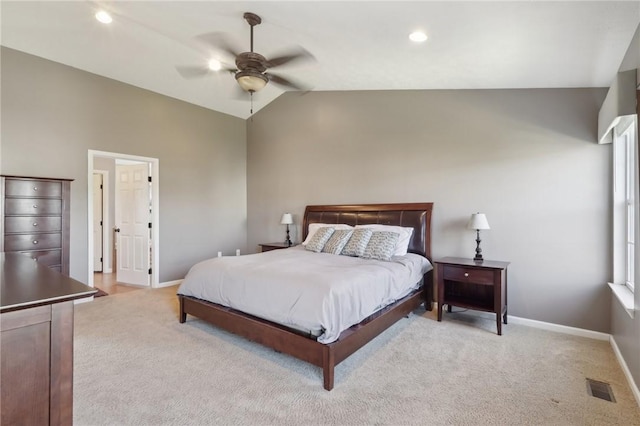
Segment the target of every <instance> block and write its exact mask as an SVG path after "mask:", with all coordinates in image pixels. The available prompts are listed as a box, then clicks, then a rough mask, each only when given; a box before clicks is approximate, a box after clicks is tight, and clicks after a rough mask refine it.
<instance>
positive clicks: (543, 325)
mask: <svg viewBox="0 0 640 426" xmlns="http://www.w3.org/2000/svg"><path fill="white" fill-rule="evenodd" d="M507 319H508V320H509V322H511V323H513V324H520V325H527V326H529V327H535V328H540V329H542V330H549V331H555V332H558V333H564V334H571V335H573V336H581V337H588V338H590V339H596V340H606V341H608V340H609V338H610V337H611V335H610V334H608V333H601V332H599V331H593V330H586V329H584V328H576V327H569V326H567V325H560V324H554V323H551V322H544V321H537V320H532V319H528V318H520V317H512V316H510V315H508V316H507Z"/></svg>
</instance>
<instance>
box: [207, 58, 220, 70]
mask: <svg viewBox="0 0 640 426" xmlns="http://www.w3.org/2000/svg"><path fill="white" fill-rule="evenodd" d="M221 68H222V64H221V63H220V61H218V60H217V59H212V60H210V61H209V69H210V70H211V71H220V69H221Z"/></svg>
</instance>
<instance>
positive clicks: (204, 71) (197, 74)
mask: <svg viewBox="0 0 640 426" xmlns="http://www.w3.org/2000/svg"><path fill="white" fill-rule="evenodd" d="M176 71H178V73H179V74H180V75H181V76H182V77H183V78H186V79H189V80H191V79H194V78H201V77H208V76H213V75H214V74H216V73H219V72H230V73H235V72H237V71H238V70H237V69H235V68H230V67H222V68H220V70H218V71H213V70H211V69H209V68H208V67H206V66H204V65H201V66H176Z"/></svg>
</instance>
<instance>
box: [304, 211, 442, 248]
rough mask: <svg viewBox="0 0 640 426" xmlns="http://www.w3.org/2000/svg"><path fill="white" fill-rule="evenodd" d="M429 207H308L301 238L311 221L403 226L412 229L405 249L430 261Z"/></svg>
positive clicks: (305, 236)
mask: <svg viewBox="0 0 640 426" xmlns="http://www.w3.org/2000/svg"><path fill="white" fill-rule="evenodd" d="M432 210H433V203H406V204H351V205H333V206H307V208H306V209H305V211H304V219H303V222H302V241H304V239H305V238H307V233H308V230H309V224H310V223H327V224H339V223H344V224H347V225H352V226H355V225H366V224H370V223H378V224H381V225H396V226H406V227H412V228H413V236H412V237H411V241H410V242H409V250H408V251H409V252H410V253H417V254H421V255H422V256H425V257H426V258H427V259H429V261H431V260H432V259H431V211H432Z"/></svg>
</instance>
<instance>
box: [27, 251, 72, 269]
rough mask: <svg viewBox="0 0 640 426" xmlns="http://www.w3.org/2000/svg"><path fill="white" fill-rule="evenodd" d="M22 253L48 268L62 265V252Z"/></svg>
mask: <svg viewBox="0 0 640 426" xmlns="http://www.w3.org/2000/svg"><path fill="white" fill-rule="evenodd" d="M21 253H24V254H25V255H27V256H29V257H30V258H31V259H33V260H37V261H38V262H40V263H42V264H43V265H46V266H51V265H60V264H61V263H62V251H61V250H40V251H23V252H21Z"/></svg>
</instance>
